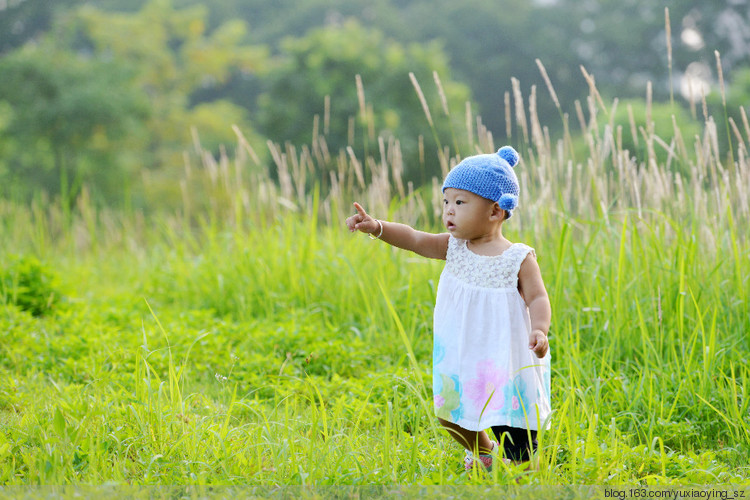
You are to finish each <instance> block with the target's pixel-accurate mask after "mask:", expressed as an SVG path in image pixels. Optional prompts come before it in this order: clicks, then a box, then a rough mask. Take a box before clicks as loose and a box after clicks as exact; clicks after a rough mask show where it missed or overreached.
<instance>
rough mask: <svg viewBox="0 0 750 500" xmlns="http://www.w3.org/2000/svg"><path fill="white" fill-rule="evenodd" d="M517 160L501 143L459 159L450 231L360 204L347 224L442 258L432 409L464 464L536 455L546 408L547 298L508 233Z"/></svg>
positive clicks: (451, 186) (523, 248) (448, 197)
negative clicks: (462, 451) (383, 215)
mask: <svg viewBox="0 0 750 500" xmlns="http://www.w3.org/2000/svg"><path fill="white" fill-rule="evenodd" d="M517 163H518V153H517V152H516V151H515V150H514V149H513V148H512V147H510V146H505V147H503V148H500V150H499V151H498V152H497V153H496V154H482V155H476V156H471V157H468V158H466V159H464V160H463V161H461V162H460V163H459V164H458V165H456V166H455V167H454V168H453V169H452V170H451V171H450V172H449V173H448V175H447V176H446V178H445V182H444V183H443V196H444V199H443V224H444V225H445V228H446V229H447V230H448V232H446V233H440V234H432V233H426V232H423V231H418V230H415V229H413V228H411V227H409V226H407V225H405V224H399V223H395V222H387V221H383V220H378V219H374V218H373V217H371V216H370V215H369V214H367V212H366V211H365V210H364V208H362V206H361V205H360V204H359V203H354V207H355V208H356V210H357V213H356V214H354V215H352V216H351V217H349V218H348V219H347V220H346V225H347V226H348V228H349V230H350V231H352V232H353V231H357V230H358V231H361V232H364V233H368V234H369V235H370V237H373V238H376V239H381V240H383V241H385V242H386V243H389V244H391V245H394V246H396V247H399V248H403V249H406V250H411V251H413V252H416V253H418V254H420V255H423V256H425V257H430V258H433V259H443V260H445V261H446V264H445V268H444V269H443V272H442V274H441V276H440V282H439V284H438V289H437V299H436V304H435V311H434V325H433V327H434V347H433V382H432V386H433V397H434V408H435V414H436V416H437V418H438V420H439V421H440V423H441V424H442V425H443V426H444V427H445V428H446V430H448V432H449V433H450V435H451V436H452V437H453V438H454V439H455V440H456V441H458V442H459V443H460V444H461V445H462V446H463V447H464V448H466V459H465V467H466V469H467V470H469V469H471V468H472V467H474V466H475V459H474V457H478V458H479V460H480V461H481V463H482V465H483V466H484V467H485V468H487V469H489V468H491V466H492V460H493V457H497V456H498V454H499V446H498V445H499V444H500V443H502V448H503V451H504V456H505V460H512V461H514V462H526V461H528V460H530V458H531V456H532V453H533V452H534V451H536V447H537V441H536V434H537V430H539V429H541V428H544V427H545V426H546V425H547V424H548V422H547V418H548V416H549V414H550V356H549V354H548V352H547V351H548V347H549V344H548V342H547V332H548V330H549V326H550V317H551V307H550V303H549V297H548V296H547V291H546V289H545V287H544V282H543V281H542V275H541V272H540V270H539V265H538V264H537V261H536V256H535V253H534V250H533V249H532V248H531V247H529V246H527V245H524V244H522V243H511V242H510V241H508V240H507V239H506V238H505V237H504V236H503V232H502V227H503V223H504V222H505V221H506V220H507V219H508V218H510V217H511V215H513V210H514V209H515V208H516V205H517V204H518V195H519V187H518V179H517V178H516V175H515V173H514V171H513V168H514V167H515V165H516V164H517ZM488 428H491V429H492V432H493V434H494V436H495V439H497V440H498V441H499V443H498V442H496V441H492V440H490V437H489V436H488V434H487V433H486V432H485V429H488Z"/></svg>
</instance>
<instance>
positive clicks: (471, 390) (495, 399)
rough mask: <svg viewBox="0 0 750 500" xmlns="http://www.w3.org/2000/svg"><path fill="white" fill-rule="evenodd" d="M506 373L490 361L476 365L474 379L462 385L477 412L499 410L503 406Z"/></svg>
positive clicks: (483, 361)
mask: <svg viewBox="0 0 750 500" xmlns="http://www.w3.org/2000/svg"><path fill="white" fill-rule="evenodd" d="M508 379H509V377H508V372H507V371H506V370H504V369H503V368H501V367H499V366H498V365H497V363H496V362H495V361H494V360H492V359H485V360H482V361H480V362H479V363H477V371H476V378H474V379H471V380H469V381H468V382H466V383H465V385H464V393H465V394H466V396H467V397H468V399H469V400H470V401H471V403H472V404H473V405H474V408H475V409H476V410H478V411H479V412H484V411H495V410H499V409H500V408H502V407H503V406H504V405H505V398H504V397H503V388H504V386H505V385H506V384H507V383H508Z"/></svg>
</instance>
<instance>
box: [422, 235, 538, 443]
mask: <svg viewBox="0 0 750 500" xmlns="http://www.w3.org/2000/svg"><path fill="white" fill-rule="evenodd" d="M530 252H531V253H533V252H534V250H533V249H532V248H531V247H529V246H527V245H524V244H521V243H515V244H513V245H511V246H510V248H508V249H507V250H505V251H504V252H503V253H502V254H500V255H497V256H491V257H488V256H483V255H478V254H475V253H474V252H472V251H471V250H469V248H468V247H467V245H466V240H459V239H456V238H454V237H453V236H451V237H450V239H449V241H448V254H447V256H446V264H445V268H444V269H443V273H442V274H441V276H440V283H439V284H438V290H437V299H436V303H435V315H434V333H435V335H434V339H435V340H434V342H435V344H434V349H433V372H432V375H433V381H432V389H433V397H434V403H435V414H436V415H437V416H438V417H440V418H442V419H444V420H448V421H450V422H454V423H456V424H458V425H459V426H460V427H463V428H464V429H468V430H473V431H480V430H484V429H487V428H489V427H492V426H496V425H507V426H511V427H520V428H524V429H532V430H539V429H542V428H547V427H548V424H549V422H548V417H549V414H550V354H549V352H548V353H547V355H546V356H545V357H544V358H542V359H539V358H537V357H536V355H535V354H534V353H533V352H532V351H531V350H530V349H529V340H528V334H529V332H530V331H531V323H530V321H529V312H528V308H527V307H526V303H525V302H524V300H523V298H522V297H521V294H520V293H519V292H518V272H519V270H520V268H521V263H522V262H523V260H524V259H525V258H526V256H527V255H528V254H529V253H530Z"/></svg>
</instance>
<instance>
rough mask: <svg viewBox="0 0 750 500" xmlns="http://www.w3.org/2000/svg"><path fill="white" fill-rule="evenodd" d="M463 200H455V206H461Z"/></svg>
mask: <svg viewBox="0 0 750 500" xmlns="http://www.w3.org/2000/svg"><path fill="white" fill-rule="evenodd" d="M463 203H464V202H463V200H456V205H463Z"/></svg>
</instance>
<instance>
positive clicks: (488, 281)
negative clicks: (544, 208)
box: [445, 236, 534, 288]
mask: <svg viewBox="0 0 750 500" xmlns="http://www.w3.org/2000/svg"><path fill="white" fill-rule="evenodd" d="M529 252H531V253H533V252H534V249H533V248H531V247H530V246H528V245H524V244H523V243H514V244H512V245H511V246H510V247H509V248H508V249H507V250H505V251H504V252H503V253H501V254H500V255H494V256H486V255H478V254H475V253H474V252H472V251H471V250H469V248H468V247H467V246H466V240H459V239H457V238H454V237H452V236H451V238H450V240H449V241H448V255H447V256H446V265H445V267H446V269H448V271H450V273H451V274H453V275H454V276H455V277H456V278H458V279H459V280H461V281H463V282H465V283H467V284H469V285H473V286H479V287H484V288H517V287H518V271H519V270H520V269H521V263H522V262H523V260H524V259H525V258H526V256H527V255H528V254H529Z"/></svg>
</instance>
